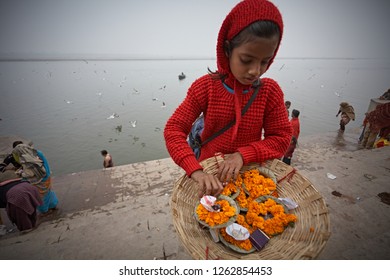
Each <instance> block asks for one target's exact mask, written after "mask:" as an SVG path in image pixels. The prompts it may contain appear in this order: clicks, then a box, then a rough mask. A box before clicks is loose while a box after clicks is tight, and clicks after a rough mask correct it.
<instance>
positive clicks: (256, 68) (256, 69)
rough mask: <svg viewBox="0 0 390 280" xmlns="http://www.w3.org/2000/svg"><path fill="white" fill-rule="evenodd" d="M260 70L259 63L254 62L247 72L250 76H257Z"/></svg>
mask: <svg viewBox="0 0 390 280" xmlns="http://www.w3.org/2000/svg"><path fill="white" fill-rule="evenodd" d="M261 71H262V67H261V64H258V63H256V64H253V65H252V66H251V67H250V69H249V71H248V73H249V74H250V75H251V76H254V77H258V76H260V74H261V73H262V72H261Z"/></svg>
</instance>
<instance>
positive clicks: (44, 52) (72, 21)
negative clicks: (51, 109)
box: [0, 0, 390, 59]
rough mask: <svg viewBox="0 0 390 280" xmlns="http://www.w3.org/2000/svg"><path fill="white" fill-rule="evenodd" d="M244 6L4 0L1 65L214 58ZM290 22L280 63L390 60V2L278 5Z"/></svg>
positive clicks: (230, 1) (279, 1)
mask: <svg viewBox="0 0 390 280" xmlns="http://www.w3.org/2000/svg"><path fill="white" fill-rule="evenodd" d="M238 2H239V0H213V1H207V0H198V1H190V0H167V1H157V0H145V1H136V0H112V1H105V0H67V1H65V0H53V1H47V0H34V1H28V0H2V1H0V38H1V40H0V58H1V59H19V58H23V59H25V58H29V57H34V58H35V57H41V58H47V57H53V56H56V57H64V56H66V57H71V56H75V55H77V56H80V57H81V59H83V58H86V59H88V58H91V57H92V58H93V57H102V56H110V57H131V58H133V59H135V58H156V57H157V58H172V59H175V58H184V57H185V58H195V59H197V58H210V59H214V58H215V46H216V41H217V35H218V31H219V28H220V26H221V24H222V21H223V20H224V18H225V16H226V14H227V13H228V12H229V11H230V10H231V9H232V8H233V7H234V6H235V5H236V4H237V3H238ZM272 2H273V3H274V4H275V5H276V6H278V7H279V9H280V11H281V13H282V16H283V20H284V36H283V39H282V43H281V46H280V49H279V53H278V55H277V57H306V58H318V57H325V58H330V57H332V58H335V57H338V58H345V57H349V58H389V57H390V52H389V51H388V50H389V49H390V39H389V37H388V36H387V28H388V26H390V17H389V16H388V12H389V11H390V1H386V0H372V1H366V0H328V1H322V0H295V1H285V0H272Z"/></svg>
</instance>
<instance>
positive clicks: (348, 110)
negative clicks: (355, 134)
mask: <svg viewBox="0 0 390 280" xmlns="http://www.w3.org/2000/svg"><path fill="white" fill-rule="evenodd" d="M340 113H341V119H340V131H341V132H344V130H345V126H346V125H347V124H348V123H349V121H350V120H353V121H354V120H355V111H354V109H353V107H352V106H351V105H349V104H348V103H347V102H341V103H340V109H339V111H338V112H337V115H336V117H338V116H339V115H340Z"/></svg>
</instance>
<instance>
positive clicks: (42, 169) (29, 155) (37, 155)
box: [12, 144, 58, 214]
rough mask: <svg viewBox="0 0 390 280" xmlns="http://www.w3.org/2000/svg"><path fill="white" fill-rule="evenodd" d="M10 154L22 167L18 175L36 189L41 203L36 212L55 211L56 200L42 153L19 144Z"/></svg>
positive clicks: (48, 169)
mask: <svg viewBox="0 0 390 280" xmlns="http://www.w3.org/2000/svg"><path fill="white" fill-rule="evenodd" d="M12 154H13V157H14V158H15V160H16V162H17V163H19V164H20V165H21V166H22V167H21V168H20V169H19V173H20V174H21V176H22V177H23V180H25V181H28V182H29V183H31V184H32V185H34V186H36V187H37V188H38V191H39V194H40V196H41V198H42V201H43V205H41V206H39V207H38V211H39V212H40V213H42V214H47V213H49V212H50V211H49V210H53V209H56V207H57V204H58V199H57V196H56V194H55V192H54V191H53V190H52V185H51V177H50V167H49V164H48V161H47V159H46V157H45V156H44V155H43V153H42V152H41V151H38V150H36V149H34V148H33V147H31V146H30V145H26V144H19V145H17V146H16V147H15V148H14V149H13V151H12Z"/></svg>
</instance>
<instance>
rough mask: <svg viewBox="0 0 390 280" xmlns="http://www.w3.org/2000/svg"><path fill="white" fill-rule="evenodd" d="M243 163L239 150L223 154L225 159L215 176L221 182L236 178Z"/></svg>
mask: <svg viewBox="0 0 390 280" xmlns="http://www.w3.org/2000/svg"><path fill="white" fill-rule="evenodd" d="M243 165H244V160H243V159H242V156H241V154H240V153H239V152H236V153H234V154H228V155H225V160H224V161H223V162H222V163H221V165H220V166H219V169H218V174H217V177H218V178H219V180H220V181H221V182H229V181H230V179H233V180H236V179H237V177H238V174H239V173H240V169H241V168H242V166H243Z"/></svg>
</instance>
